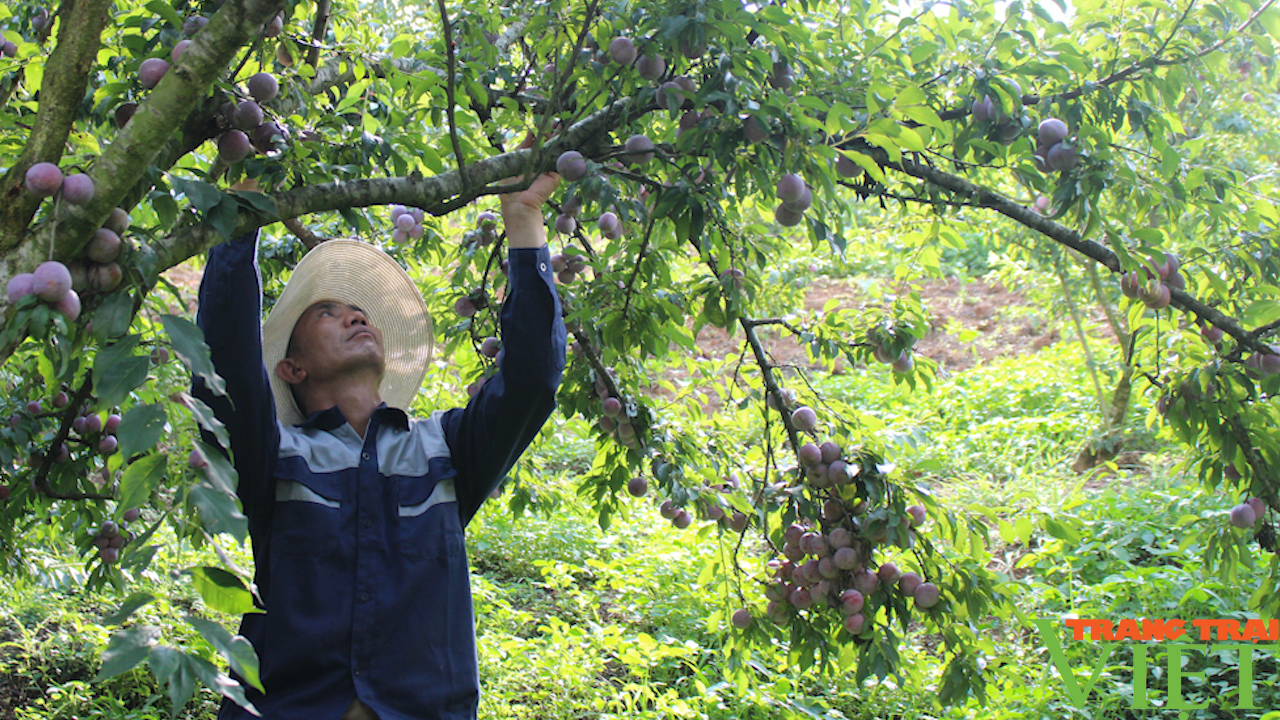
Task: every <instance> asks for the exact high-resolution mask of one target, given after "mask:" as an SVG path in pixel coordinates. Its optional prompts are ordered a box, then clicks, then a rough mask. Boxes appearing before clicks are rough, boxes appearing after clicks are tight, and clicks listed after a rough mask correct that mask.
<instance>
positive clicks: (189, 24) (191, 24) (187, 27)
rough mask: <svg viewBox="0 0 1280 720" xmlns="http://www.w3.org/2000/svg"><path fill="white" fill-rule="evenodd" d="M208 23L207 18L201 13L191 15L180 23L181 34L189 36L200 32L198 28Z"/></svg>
mask: <svg viewBox="0 0 1280 720" xmlns="http://www.w3.org/2000/svg"><path fill="white" fill-rule="evenodd" d="M208 24H209V18H207V17H204V16H202V15H192V16H191V17H189V18H187V21H186V22H184V23H182V34H183V35H186V36H187V37H191V36H193V35H195V34H196V33H198V32H200V29H201V28H203V27H204V26H205V25H208Z"/></svg>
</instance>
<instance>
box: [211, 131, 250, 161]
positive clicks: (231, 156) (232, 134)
mask: <svg viewBox="0 0 1280 720" xmlns="http://www.w3.org/2000/svg"><path fill="white" fill-rule="evenodd" d="M252 150H253V146H252V145H250V144H249V136H248V135H245V134H244V133H243V132H241V131H240V130H236V129H234V128H233V129H231V130H228V131H226V132H224V133H222V136H221V137H219V138H218V156H219V157H221V158H222V159H223V160H225V161H227V162H229V163H234V162H239V161H241V160H243V159H245V158H246V157H248V156H249V153H250V152H252Z"/></svg>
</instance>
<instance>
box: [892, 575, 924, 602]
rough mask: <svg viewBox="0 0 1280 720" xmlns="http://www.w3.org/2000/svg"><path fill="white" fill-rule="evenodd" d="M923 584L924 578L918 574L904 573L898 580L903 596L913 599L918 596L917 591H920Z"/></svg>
mask: <svg viewBox="0 0 1280 720" xmlns="http://www.w3.org/2000/svg"><path fill="white" fill-rule="evenodd" d="M923 583H924V578H922V577H920V575H919V574H918V573H914V572H905V573H902V577H900V578H898V590H899V591H901V592H902V594H903V595H906V596H907V597H912V596H913V595H915V594H916V590H918V589H920V585H921V584H923Z"/></svg>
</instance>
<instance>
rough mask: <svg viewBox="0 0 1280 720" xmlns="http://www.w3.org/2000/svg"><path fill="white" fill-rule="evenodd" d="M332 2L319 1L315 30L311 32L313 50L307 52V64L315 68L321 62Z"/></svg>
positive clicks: (328, 0)
mask: <svg viewBox="0 0 1280 720" xmlns="http://www.w3.org/2000/svg"><path fill="white" fill-rule="evenodd" d="M330 7H331V0H317V2H316V21H315V28H314V29H313V30H312V31H311V49H310V50H309V51H307V64H308V65H310V66H311V67H315V66H316V65H317V64H318V63H319V62H320V43H321V41H323V40H324V33H325V27H326V26H327V25H328V24H329V10H330Z"/></svg>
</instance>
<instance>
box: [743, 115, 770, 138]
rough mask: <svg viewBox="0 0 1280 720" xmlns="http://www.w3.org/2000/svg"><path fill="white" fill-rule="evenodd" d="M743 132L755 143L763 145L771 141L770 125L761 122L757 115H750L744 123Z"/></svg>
mask: <svg viewBox="0 0 1280 720" xmlns="http://www.w3.org/2000/svg"><path fill="white" fill-rule="evenodd" d="M742 132H743V134H744V135H746V136H747V139H748V140H750V141H751V142H753V143H762V142H764V141H765V140H768V139H769V125H768V124H767V123H765V122H761V121H760V119H759V118H757V117H756V116H755V115H748V116H747V119H746V120H743V121H742Z"/></svg>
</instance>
